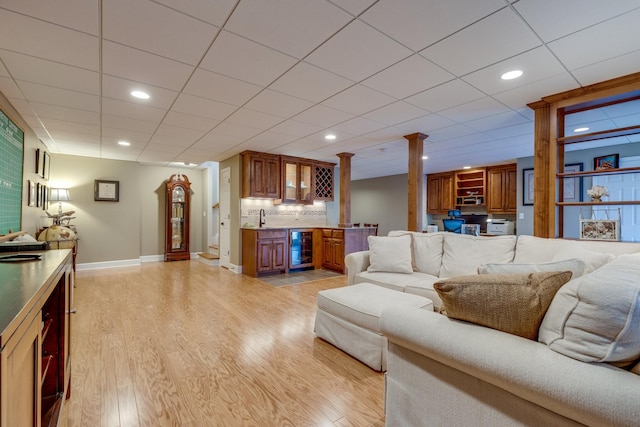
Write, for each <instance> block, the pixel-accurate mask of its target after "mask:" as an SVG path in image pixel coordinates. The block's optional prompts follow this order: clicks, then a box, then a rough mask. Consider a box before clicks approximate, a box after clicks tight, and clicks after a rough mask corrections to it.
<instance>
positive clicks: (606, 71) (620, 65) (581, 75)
mask: <svg viewBox="0 0 640 427" xmlns="http://www.w3.org/2000/svg"><path fill="white" fill-rule="evenodd" d="M638 64H640V50H637V51H635V52H631V53H627V54H625V55H620V56H616V57H614V58H611V59H607V60H605V61H601V62H597V63H595V64H591V65H587V66H584V67H581V68H577V69H575V70H571V74H572V75H573V76H575V78H576V79H577V80H578V82H579V83H580V85H581V86H587V85H591V84H594V83H598V82H602V81H605V80H609V79H612V78H614V77H621V76H625V75H627V74H632V73H635V72H637V71H638Z"/></svg>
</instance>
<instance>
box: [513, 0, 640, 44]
mask: <svg viewBox="0 0 640 427" xmlns="http://www.w3.org/2000/svg"><path fill="white" fill-rule="evenodd" d="M585 6H586V7H585ZM514 7H515V9H516V10H517V11H518V13H519V14H520V15H521V16H522V17H523V18H524V19H525V20H526V22H527V23H528V24H529V25H530V26H531V28H533V30H534V31H535V32H536V33H537V34H538V35H539V36H540V37H541V38H542V40H544V41H545V42H551V41H553V40H557V39H559V38H561V37H564V36H566V35H569V34H572V33H575V32H577V31H580V30H582V29H583V28H587V27H591V26H593V25H595V24H597V23H599V22H602V21H605V20H608V19H611V18H614V17H616V16H618V15H621V14H623V13H625V12H628V11H631V10H633V9H637V8H638V2H637V0H618V1H615V2H593V3H589V4H588V5H585V3H584V2H582V1H580V0H564V1H555V0H521V1H518V2H516V3H515V4H514Z"/></svg>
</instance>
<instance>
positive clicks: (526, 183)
mask: <svg viewBox="0 0 640 427" xmlns="http://www.w3.org/2000/svg"><path fill="white" fill-rule="evenodd" d="M522 204H523V205H525V206H531V205H533V168H531V169H522Z"/></svg>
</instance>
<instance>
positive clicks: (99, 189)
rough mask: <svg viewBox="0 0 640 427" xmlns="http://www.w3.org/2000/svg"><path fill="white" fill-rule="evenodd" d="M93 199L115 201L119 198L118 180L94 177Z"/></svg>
mask: <svg viewBox="0 0 640 427" xmlns="http://www.w3.org/2000/svg"><path fill="white" fill-rule="evenodd" d="M93 200H95V201H96V202H117V201H119V200H120V181H105V180H103V179H96V180H95V182H94V186H93Z"/></svg>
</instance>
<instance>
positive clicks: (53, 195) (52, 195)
mask: <svg viewBox="0 0 640 427" xmlns="http://www.w3.org/2000/svg"><path fill="white" fill-rule="evenodd" d="M49 201H50V202H58V215H62V202H70V201H71V195H69V189H67V188H51V189H50V191H49Z"/></svg>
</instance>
